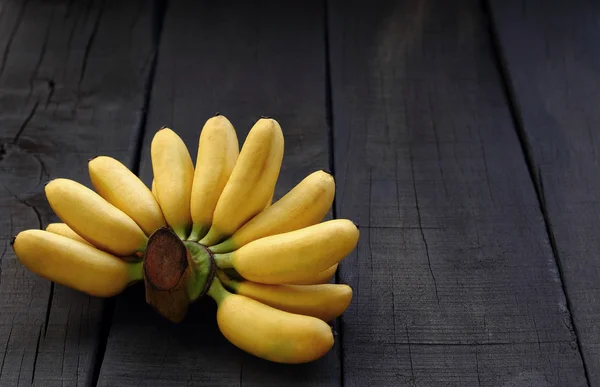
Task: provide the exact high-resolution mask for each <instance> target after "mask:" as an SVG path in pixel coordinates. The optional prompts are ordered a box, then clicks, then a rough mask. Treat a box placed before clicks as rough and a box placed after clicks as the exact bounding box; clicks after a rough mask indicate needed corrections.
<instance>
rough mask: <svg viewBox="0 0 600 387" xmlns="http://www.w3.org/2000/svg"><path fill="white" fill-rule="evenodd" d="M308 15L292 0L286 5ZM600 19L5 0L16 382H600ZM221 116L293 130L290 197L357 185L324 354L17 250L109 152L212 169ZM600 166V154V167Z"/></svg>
mask: <svg viewBox="0 0 600 387" xmlns="http://www.w3.org/2000/svg"><path fill="white" fill-rule="evenodd" d="M282 3H285V4H282ZM599 18H600V3H598V2H595V1H592V0H589V1H583V0H576V1H560V0H551V1H543V0H529V1H513V0H506V1H504V0H489V1H475V0H464V1H445V0H421V1H397V2H393V1H355V2H344V1H290V2H276V1H265V2H257V3H254V2H253V3H249V2H242V1H237V2H236V1H191V0H190V1H183V0H181V1H161V0H156V1H153V2H152V1H142V0H136V1H114V0H98V1H96V0H88V1H72V0H71V1H67V0H55V1H41V0H31V1H8V0H7V1H2V2H0V181H1V183H2V184H0V251H1V252H2V253H1V255H0V270H1V271H0V386H2V387H4V386H7V387H12V386H29V385H31V384H34V385H36V386H44V387H45V386H49V387H53V386H96V385H98V386H153V387H154V386H174V387H178V386H238V385H239V386H242V385H243V386H250V385H257V386H258V385H261V386H262V385H268V386H292V385H293V386H338V385H341V386H367V387H369V386H377V387H379V386H561V387H564V386H600V324H599V320H600V285H599V283H600V229H599V226H600V167H599V159H598V158H597V154H598V155H600V136H599V131H598V129H599V128H600V46H598V42H599V41H600V23H599V22H598V20H599ZM216 111H218V112H221V113H222V114H224V115H226V116H227V117H228V118H229V119H230V120H231V121H232V122H233V124H234V125H235V127H236V129H237V131H238V136H239V138H240V142H241V141H243V139H244V138H245V136H246V134H247V132H248V130H249V128H250V127H251V125H252V124H253V122H254V121H255V120H256V119H257V118H258V117H259V116H261V115H270V116H273V117H274V118H276V119H277V120H278V121H279V122H280V123H281V125H282V128H283V131H284V135H285V140H286V148H285V156H284V162H283V167H282V172H281V178H280V180H279V182H278V185H277V193H276V199H277V198H278V197H281V196H282V195H283V194H284V193H285V192H287V191H288V190H289V189H291V187H293V186H294V185H295V184H296V183H297V182H298V181H300V180H301V179H302V178H303V177H304V176H305V175H307V174H308V173H310V172H312V171H314V170H317V169H320V168H327V169H330V170H332V171H333V172H334V174H335V178H336V182H337V196H336V201H335V206H334V210H333V213H332V214H331V216H333V217H344V218H350V219H352V220H354V221H355V222H357V223H358V224H359V225H360V228H361V239H360V242H359V244H358V247H357V249H356V251H355V252H354V253H352V254H351V255H350V256H349V257H348V258H346V260H344V261H343V263H342V265H341V266H340V270H339V272H338V274H337V276H336V280H337V281H339V282H343V283H348V284H350V285H351V286H352V288H353V289H354V298H353V301H352V304H351V305H350V307H349V309H348V310H347V312H346V313H345V314H344V315H343V317H342V318H340V319H339V321H337V322H336V331H337V332H338V336H337V342H336V346H335V348H334V350H332V351H331V352H330V353H329V354H328V355H326V356H325V357H324V358H322V359H320V360H318V361H316V362H314V363H310V364H307V365H301V366H283V365H277V364H272V363H268V362H266V361H262V360H260V359H257V358H254V357H252V356H251V355H248V354H246V353H244V352H242V351H240V350H238V349H237V348H235V347H234V346H233V345H231V344H229V343H228V342H227V341H226V340H225V339H224V338H223V336H222V335H221V334H220V333H219V331H218V329H217V327H216V322H215V305H214V302H212V300H210V299H207V300H204V301H201V302H199V303H198V304H196V305H195V306H194V308H193V310H192V311H191V312H190V314H189V315H188V316H187V317H186V319H185V321H184V322H183V323H181V324H180V325H173V324H170V323H168V322H166V321H165V320H164V319H163V318H161V317H160V316H158V315H157V314H156V313H155V312H153V311H152V310H151V309H150V307H149V306H148V305H146V304H145V302H144V295H143V287H142V286H135V287H133V288H130V289H128V290H127V291H126V292H125V293H124V294H122V295H120V296H118V297H115V298H114V299H108V300H102V299H96V298H90V297H87V296H85V295H82V294H80V293H77V292H76V291H73V290H70V289H68V288H65V287H63V286H60V285H56V284H53V283H51V282H50V281H47V280H44V279H41V278H39V277H37V276H35V275H33V274H32V273H30V272H29V271H27V270H26V269H24V267H23V266H22V265H21V264H20V263H19V261H18V260H17V259H16V257H15V255H14V253H13V251H12V249H11V248H10V246H9V241H10V238H11V236H13V235H15V234H16V233H18V232H19V231H21V230H24V229H28V228H38V227H41V228H44V227H45V226H46V225H47V224H48V223H50V222H55V221H57V218H56V216H55V215H54V214H53V213H52V211H51V210H50V208H49V206H48V204H47V201H46V198H45V196H44V193H43V187H44V183H45V182H46V181H48V180H49V179H52V178H55V177H68V178H71V179H75V180H78V181H80V182H82V183H84V184H86V185H88V186H91V184H90V182H89V177H88V174H87V160H88V159H89V158H90V157H93V156H96V155H110V156H113V157H116V158H118V159H119V160H121V161H123V162H125V163H126V164H127V165H128V166H129V167H130V168H131V169H132V170H133V171H135V172H136V173H138V174H139V175H140V176H141V177H142V179H143V180H144V181H145V182H146V183H147V184H149V183H150V181H151V178H152V177H151V175H152V171H151V166H150V159H149V157H150V152H149V142H150V140H151V138H152V136H153V135H154V133H155V132H156V130H157V129H159V128H160V127H161V126H163V125H167V126H170V127H171V128H173V129H174V130H175V131H177V133H179V134H180V135H181V136H182V138H183V139H184V140H185V142H186V143H187V144H188V146H189V148H190V152H191V153H192V157H193V159H194V160H195V155H196V153H195V152H196V147H197V140H198V135H199V132H200V129H201V127H202V125H203V123H204V122H205V120H206V119H207V118H208V117H210V116H211V115H212V114H213V113H215V112H216ZM598 157H600V156H598Z"/></svg>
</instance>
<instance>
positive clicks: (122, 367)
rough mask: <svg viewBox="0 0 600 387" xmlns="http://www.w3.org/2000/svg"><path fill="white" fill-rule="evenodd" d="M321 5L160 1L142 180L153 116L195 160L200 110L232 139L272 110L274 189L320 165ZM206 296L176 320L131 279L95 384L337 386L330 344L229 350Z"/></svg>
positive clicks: (147, 173)
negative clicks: (276, 143)
mask: <svg viewBox="0 0 600 387" xmlns="http://www.w3.org/2000/svg"><path fill="white" fill-rule="evenodd" d="M323 22H324V14H323V8H322V4H321V3H320V2H308V3H306V2H300V1H294V2H285V3H279V2H276V1H263V2H252V3H251V4H250V3H245V2H237V1H224V2H195V1H172V2H170V3H169V5H168V9H167V13H166V18H165V24H164V29H163V33H162V37H161V43H160V51H159V59H158V66H157V71H156V78H155V82H154V87H153V90H152V97H151V98H152V100H151V104H150V112H149V119H148V125H147V128H146V136H145V146H144V149H143V153H142V161H141V176H142V177H143V179H144V181H145V182H146V183H147V184H150V183H151V180H152V168H151V163H150V158H149V157H150V151H149V144H150V141H151V139H152V137H153V135H154V133H155V132H156V131H157V130H158V129H159V128H160V127H161V126H163V125H166V126H169V127H171V128H172V129H173V130H175V131H176V132H177V133H178V134H179V135H180V136H181V137H182V138H183V140H184V141H185V143H186V144H187V145H188V148H189V150H190V154H191V156H192V159H193V160H194V161H195V160H196V153H197V142H198V137H199V134H200V130H201V128H202V126H203V125H204V122H205V121H206V119H208V118H209V117H210V116H212V115H213V114H214V113H215V112H220V113H221V114H223V115H225V116H226V117H228V118H229V119H230V120H231V122H232V123H233V125H234V126H235V128H236V130H237V133H238V138H239V141H240V145H241V144H242V142H243V140H244V139H245V137H246V135H247V132H248V130H249V129H250V127H251V126H252V125H253V123H254V122H255V121H256V120H257V119H258V118H259V117H260V116H261V115H269V116H272V117H273V118H275V119H277V120H278V121H279V123H280V124H281V126H282V129H283V132H284V136H285V154H284V160H283V167H282V169H281V173H280V179H279V181H278V184H277V192H276V196H275V200H276V199H277V198H279V197H281V196H282V195H283V194H284V193H285V192H287V191H288V190H289V189H291V188H292V187H293V186H294V185H295V184H297V183H298V182H299V181H300V180H301V179H302V178H304V177H305V176H306V175H307V174H309V173H310V172H312V171H314V170H317V169H321V168H328V167H329V152H328V133H327V123H326V101H325V47H324V39H323V36H324V31H323ZM215 312H216V308H215V305H214V302H213V301H212V300H211V299H209V298H207V299H205V300H201V301H199V302H198V304H195V305H194V306H193V307H192V308H191V311H190V313H189V314H188V315H187V316H186V318H185V320H184V321H183V322H182V323H181V324H179V325H173V324H170V323H168V322H166V321H165V320H164V319H162V318H161V317H160V316H158V315H157V314H156V313H155V312H154V311H152V310H151V309H150V307H149V306H146V305H145V304H144V295H143V291H141V289H132V291H131V292H128V296H127V297H125V298H122V299H119V300H118V302H117V307H116V310H115V316H114V321H113V324H112V327H111V332H110V337H109V340H108V344H107V349H106V354H105V358H104V363H103V365H102V369H101V374H100V380H99V385H100V386H131V385H143V386H148V387H150V386H169V387H177V386H230V385H233V386H238V385H244V386H251V385H260V386H284V385H285V386H291V385H296V386H316V385H319V386H334V385H335V386H337V385H339V373H340V370H339V357H338V354H337V351H338V348H337V347H335V348H334V349H333V350H332V351H331V352H330V353H329V354H328V355H326V356H325V357H324V358H323V359H321V360H318V361H316V362H314V363H311V364H307V365H301V366H285V365H278V364H274V363H269V362H266V361H263V360H260V359H257V358H254V357H253V356H251V355H249V354H246V353H245V352H242V351H241V350H238V349H237V348H236V347H234V346H233V345H232V344H230V343H229V342H227V341H226V340H225V339H224V338H223V336H222V335H221V333H220V332H219V331H218V328H217V325H216V319H215Z"/></svg>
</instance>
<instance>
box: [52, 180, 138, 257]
mask: <svg viewBox="0 0 600 387" xmlns="http://www.w3.org/2000/svg"><path fill="white" fill-rule="evenodd" d="M45 191H46V197H47V198H48V202H49V203H50V207H52V210H54V212H55V213H56V215H57V216H58V217H59V218H60V219H61V220H62V221H63V222H64V223H66V224H67V225H68V226H69V227H70V228H71V229H73V231H75V232H76V233H77V234H79V235H80V236H81V237H82V238H84V239H85V240H87V241H89V242H90V243H91V244H92V245H94V246H96V247H98V248H99V249H101V250H104V251H107V252H109V253H111V254H115V255H118V256H129V255H133V254H135V253H136V252H142V251H144V249H145V248H146V243H147V242H148V237H147V236H146V234H144V231H142V229H141V228H140V226H138V225H137V223H135V222H134V221H133V219H131V218H130V217H129V216H127V215H126V214H125V213H124V212H123V211H121V210H119V209H118V208H117V207H115V206H113V205H112V204H110V203H109V202H107V201H106V199H104V198H102V197H101V196H100V195H98V194H97V193H96V192H94V191H92V190H91V189H89V188H88V187H86V186H84V185H83V184H81V183H78V182H76V181H73V180H69V179H63V178H60V179H54V180H52V181H50V182H49V183H48V184H46V188H45Z"/></svg>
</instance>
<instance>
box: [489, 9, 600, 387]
mask: <svg viewBox="0 0 600 387" xmlns="http://www.w3.org/2000/svg"><path fill="white" fill-rule="evenodd" d="M489 9H490V11H491V17H492V20H493V25H494V27H495V28H494V33H495V37H496V39H497V42H498V44H499V48H500V55H501V57H502V62H503V64H504V66H505V67H504V71H505V74H506V76H507V82H508V83H509V87H510V90H511V94H512V95H511V97H512V99H513V101H514V105H515V113H516V115H517V117H518V120H519V125H520V130H521V133H522V135H523V139H524V142H525V143H526V149H527V153H528V156H529V158H530V160H531V168H532V175H534V179H535V182H536V183H537V187H538V192H539V195H540V197H541V200H542V202H543V203H542V204H543V209H544V211H545V214H546V221H547V222H548V225H549V232H550V233H551V237H552V238H553V240H554V246H555V252H556V256H557V259H558V261H559V264H560V267H561V269H562V278H563V282H564V284H565V288H566V293H567V297H568V300H569V306H570V311H571V313H572V314H573V320H574V326H575V328H576V333H577V336H578V338H579V341H580V346H581V351H582V355H583V359H584V362H585V364H586V365H587V371H588V376H589V382H590V384H591V385H594V386H595V385H599V384H600V369H599V368H598V367H597V365H598V364H600V328H599V327H598V321H599V319H600V287H599V286H598V279H599V278H600V261H598V253H597V252H598V251H599V250H600V240H599V239H598V237H597V234H598V229H599V228H600V210H599V207H598V204H599V203H600V175H599V173H598V170H599V169H598V159H597V154H600V143H599V137H598V130H597V129H598V126H599V125H600V112H599V111H598V107H597V102H596V101H598V99H599V98H600V79H599V78H598V68H599V66H600V48H599V47H598V45H597V41H598V39H599V38H600V25H598V17H599V16H600V4H599V3H597V2H593V1H572V2H563V1H520V2H511V1H509V2H501V1H490V2H489Z"/></svg>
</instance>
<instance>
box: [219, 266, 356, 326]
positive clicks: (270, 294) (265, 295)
mask: <svg viewBox="0 0 600 387" xmlns="http://www.w3.org/2000/svg"><path fill="white" fill-rule="evenodd" d="M218 275H219V279H220V280H221V282H222V284H223V285H225V287H226V288H227V289H229V290H230V291H232V292H234V293H235V294H240V295H242V296H246V297H250V298H252V299H253V300H256V301H259V302H262V303H263V304H266V305H269V306H272V307H273V308H277V309H280V310H284V311H286V312H290V313H297V314H303V315H305V316H313V317H316V318H320V319H321V320H323V321H325V322H327V321H331V320H333V319H334V318H336V317H338V316H340V315H341V314H342V313H344V311H345V310H346V308H348V305H350V301H351V300H352V288H351V287H350V286H348V285H345V284H320V285H266V284H259V283H256V282H251V281H244V280H242V281H236V280H233V279H231V278H228V277H227V276H226V275H225V274H224V273H223V272H222V271H219V273H218Z"/></svg>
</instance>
